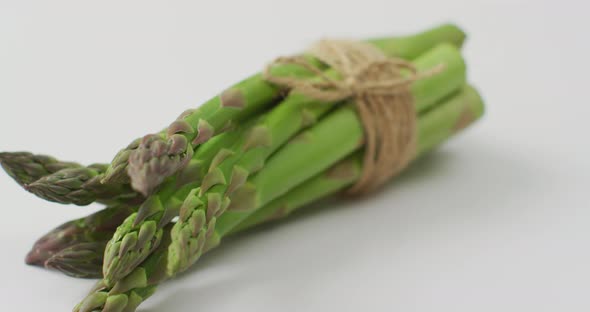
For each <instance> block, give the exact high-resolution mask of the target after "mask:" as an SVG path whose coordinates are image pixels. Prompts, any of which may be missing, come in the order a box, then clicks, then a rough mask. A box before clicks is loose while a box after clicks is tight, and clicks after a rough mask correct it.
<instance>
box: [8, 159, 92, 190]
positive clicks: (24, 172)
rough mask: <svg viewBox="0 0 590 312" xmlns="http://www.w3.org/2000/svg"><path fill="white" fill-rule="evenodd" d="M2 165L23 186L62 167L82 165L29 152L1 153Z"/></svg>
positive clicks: (68, 167)
mask: <svg viewBox="0 0 590 312" xmlns="http://www.w3.org/2000/svg"><path fill="white" fill-rule="evenodd" d="M0 165H1V166H2V168H4V170H5V171H6V173H8V175H9V176H10V177H12V178H13V179H14V180H15V181H16V183H18V184H19V185H21V186H25V185H28V184H30V183H33V182H35V181H37V180H38V179H40V178H42V177H44V176H47V175H50V174H52V173H55V172H57V171H59V170H62V169H71V168H80V167H82V165H80V164H77V163H73V162H65V161H59V160H57V159H55V158H53V157H51V156H46V155H35V154H31V153H28V152H16V153H0Z"/></svg>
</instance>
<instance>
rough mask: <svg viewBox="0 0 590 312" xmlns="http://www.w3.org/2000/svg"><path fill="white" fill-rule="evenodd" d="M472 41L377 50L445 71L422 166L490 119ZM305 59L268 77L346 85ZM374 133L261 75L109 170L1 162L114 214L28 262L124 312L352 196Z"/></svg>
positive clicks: (426, 85) (90, 299)
mask: <svg viewBox="0 0 590 312" xmlns="http://www.w3.org/2000/svg"><path fill="white" fill-rule="evenodd" d="M464 38H465V35H464V33H463V32H462V31H461V30H460V29H459V28H457V27H456V26H453V25H442V26H439V27H436V28H434V29H431V30H428V31H426V32H423V33H420V34H417V35H413V36H408V37H401V38H385V39H375V40H369V41H367V42H368V43H369V44H371V45H372V46H374V47H376V48H378V49H379V50H381V52H382V53H384V54H385V55H387V56H390V57H397V58H401V59H405V60H409V61H410V62H411V63H412V64H413V66H414V67H415V68H416V69H417V70H418V71H427V70H429V69H431V68H434V67H435V66H438V65H440V64H442V65H444V66H443V67H442V70H441V71H440V72H437V73H436V74H435V75H431V76H426V77H423V79H419V80H417V81H413V82H412V84H411V86H410V87H409V92H410V93H411V96H412V98H413V102H412V103H413V105H414V108H415V112H416V115H417V125H416V128H417V129H416V131H417V135H416V144H415V151H413V154H412V155H414V156H413V159H417V158H419V157H420V156H421V155H424V154H425V153H427V152H428V151H430V150H432V149H433V148H435V147H436V146H438V145H439V144H440V143H442V142H444V141H445V140H447V139H448V138H449V137H451V136H452V135H453V134H455V133H457V132H458V131H460V130H462V129H464V128H465V127H467V126H468V125H470V124H472V123H473V122H474V121H475V120H477V119H478V118H479V117H480V116H481V115H482V114H483V103H482V100H481V98H480V96H479V94H478V93H477V92H476V91H475V89H474V88H473V87H471V86H470V85H468V84H467V82H466V75H465V71H466V69H465V63H464V61H463V58H462V56H461V53H460V51H459V48H460V47H461V45H462V44H463V41H464ZM302 57H303V59H305V61H306V62H307V64H308V66H301V65H300V64H280V65H277V66H273V67H271V68H270V70H271V73H272V75H275V76H277V77H291V78H292V77H296V78H297V79H301V80H302V81H310V82H313V81H318V80H320V79H322V78H321V77H319V76H325V77H332V79H342V77H341V76H340V74H339V73H338V72H336V71H335V70H334V69H331V68H329V66H328V65H327V64H326V63H324V62H322V61H320V60H318V59H316V58H315V57H313V56H311V55H303V56H302ZM310 66H313V68H310ZM320 71H321V72H322V74H321V75H319V76H318V72H320ZM287 91H288V90H287ZM364 131H365V130H364V127H363V124H362V122H361V119H360V118H359V113H358V111H357V109H356V108H355V106H354V99H347V100H343V101H337V102H335V103H326V101H322V100H319V99H317V98H314V97H312V96H310V95H308V94H305V93H302V92H297V90H292V91H290V92H286V90H285V89H284V88H283V87H281V86H279V85H275V84H273V83H270V82H268V81H267V79H265V76H264V75H262V74H256V75H254V76H251V77H249V78H247V79H245V80H243V81H242V82H240V83H238V84H236V85H234V86H232V87H230V88H229V89H227V90H226V91H224V92H222V93H221V94H220V95H219V96H216V97H214V98H213V99H211V100H210V101H208V102H206V103H205V104H203V105H201V106H200V107H199V108H198V109H196V110H189V111H187V112H185V113H183V114H182V115H181V116H180V117H179V118H178V119H177V120H175V121H174V122H173V123H172V124H171V125H170V126H169V127H168V128H167V129H165V130H163V131H161V132H159V133H158V134H152V135H147V136H145V137H144V138H141V139H138V140H135V141H134V142H133V143H131V144H130V145H129V146H127V147H126V148H124V149H123V150H121V151H120V152H119V153H118V154H117V155H116V156H115V158H114V160H113V161H112V162H111V164H109V165H106V164H95V165H91V166H88V167H85V166H82V165H79V164H77V163H72V162H65V161H60V160H56V159H55V158H53V157H49V156H40V155H34V154H30V153H0V163H1V165H2V167H3V168H4V169H5V170H6V172H7V173H8V174H9V175H10V176H11V177H12V178H14V179H15V180H16V181H17V182H18V183H19V184H20V185H22V186H24V188H25V189H26V190H28V191H30V192H32V193H34V194H35V195H37V196H39V197H41V198H44V199H47V200H50V201H54V202H59V203H66V204H76V205H88V204H90V203H93V202H99V203H105V204H106V205H107V208H104V209H103V210H101V211H98V212H96V213H93V214H91V215H89V216H87V217H85V218H81V219H78V220H73V221H69V222H67V223H65V224H63V225H61V226H59V227H57V228H56V229H54V230H52V231H50V232H49V233H48V234H46V235H45V236H43V237H42V238H40V239H39V240H38V241H37V242H36V243H35V244H34V246H33V248H32V250H31V252H30V253H29V254H28V255H27V258H26V262H27V263H29V264H32V265H38V266H44V267H47V268H52V269H56V270H59V271H61V272H63V273H65V274H67V275H70V276H74V277H83V278H100V281H99V282H98V283H97V285H96V287H94V288H93V289H92V291H91V292H90V294H89V295H88V296H87V297H86V298H85V299H84V300H82V302H81V303H80V304H78V305H77V306H76V308H75V311H79V312H89V311H105V312H106V311H109V312H113V311H117V312H120V311H126V312H127V311H135V309H136V308H137V307H138V306H139V304H140V303H141V302H142V301H144V300H145V299H147V298H148V297H149V296H150V295H151V294H153V293H154V291H155V289H156V287H157V286H158V284H160V283H162V282H163V281H165V280H167V279H170V278H172V277H174V276H176V275H177V274H179V273H181V272H183V271H185V270H187V269H188V268H189V267H191V266H192V265H193V264H194V263H195V262H196V261H197V260H198V259H199V257H200V256H201V255H202V254H203V253H205V252H207V251H208V250H210V249H212V248H214V247H216V246H218V245H219V243H220V241H221V239H222V238H224V237H226V236H228V235H232V234H234V233H237V232H241V231H243V230H246V229H249V228H251V227H253V226H256V225H259V224H261V223H264V222H268V221H271V220H275V219H279V218H283V217H285V216H288V215H289V214H290V213H292V212H293V211H294V210H296V209H299V208H301V207H304V206H305V205H306V204H308V203H311V202H314V201H316V200H318V199H321V198H324V197H327V196H329V195H333V194H336V193H339V192H341V191H343V190H346V189H347V188H349V187H351V186H352V185H353V184H354V183H355V182H357V181H358V180H359V179H360V177H361V173H362V172H363V168H364V164H365V161H366V159H365V158H364V157H363V152H364V149H363V147H364V145H365V141H366V140H365V132H364Z"/></svg>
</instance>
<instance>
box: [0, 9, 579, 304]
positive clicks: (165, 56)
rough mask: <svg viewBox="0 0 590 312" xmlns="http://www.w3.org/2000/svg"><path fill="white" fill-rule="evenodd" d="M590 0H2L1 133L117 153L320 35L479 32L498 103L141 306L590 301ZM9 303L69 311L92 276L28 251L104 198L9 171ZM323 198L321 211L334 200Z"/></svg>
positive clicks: (4, 268) (473, 35) (209, 260)
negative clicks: (58, 192) (33, 257)
mask: <svg viewBox="0 0 590 312" xmlns="http://www.w3.org/2000/svg"><path fill="white" fill-rule="evenodd" d="M589 9H590V7H589V6H588V5H587V2H586V1H583V0H569V1H565V0H564V1H544V0H527V1H525V0H520V1H519V0H502V1H499V0H487V1H475V0H464V1H460V0H448V1H435V0H433V1H424V0H421V1H419V0H412V1H393V0H383V1H377V0H363V1H355V0H346V1H343V0H341V1H319V0H315V1H312V0H297V1H277V0H267V1H263V0H248V1H220V0H217V1H157V2H156V1H80V0H76V1H73V0H72V1H64V0H52V1H41V0H39V1H31V0H0V108H1V110H0V150H2V151H16V150H31V151H34V152H38V153H47V154H51V155H54V156H56V157H59V158H61V159H67V160H78V161H80V162H83V163H91V162H106V161H109V160H110V159H111V158H112V156H113V155H114V154H115V152H116V151H117V150H118V148H120V147H123V146H124V145H126V144H127V143H128V142H129V141H130V140H131V139H133V138H135V137H137V136H140V135H142V134H145V133H149V132H153V131H156V130H159V129H160V128H161V127H163V126H165V125H167V124H168V123H169V122H170V121H171V120H173V119H174V118H175V117H176V116H177V115H178V114H179V113H180V112H181V111H183V110H184V109H185V108H189V107H192V106H196V105H198V103H202V102H203V101H204V100H206V99H208V98H209V97H211V96H213V95H215V94H216V93H217V92H218V91H220V90H223V88H224V87H226V86H228V85H229V84H231V83H232V82H235V81H237V80H239V79H241V78H243V77H245V76H247V75H248V74H250V73H253V72H255V71H257V70H259V69H260V68H261V67H262V66H263V65H265V64H266V63H267V62H268V61H269V60H271V59H273V58H274V57H275V56H278V55H281V54H290V53H294V52H297V51H300V50H302V49H303V48H305V47H306V46H307V45H308V44H309V43H311V42H312V41H314V40H316V39H318V38H321V37H326V36H330V37H349V38H365V37H374V36H379V35H389V34H392V35H393V34H406V33H412V32H416V31H419V30H423V29H425V28H427V27H430V26H433V25H435V24H437V23H441V22H446V21H453V22H456V23H457V24H459V25H460V26H461V27H463V28H464V29H466V30H467V32H468V33H469V40H468V42H467V44H466V46H465V50H464V51H465V55H466V59H467V61H468V64H469V79H470V80H471V81H472V82H473V83H474V84H476V85H477V86H478V87H479V89H480V90H481V91H482V94H483V96H484V97H485V100H486V104H487V107H488V108H487V115H486V117H485V118H484V119H483V120H482V121H481V122H480V123H479V124H477V126H475V127H473V128H471V129H469V131H467V132H466V133H465V134H463V135H460V136H459V137H457V138H455V139H453V140H452V141H451V142H449V143H448V144H446V145H445V146H444V147H442V148H441V149H439V150H438V151H437V152H435V153H433V154H432V155H431V156H430V157H428V158H427V159H425V160H424V161H422V162H420V163H418V164H417V165H416V166H414V167H413V168H412V169H411V170H409V171H408V172H407V173H406V174H404V175H403V176H401V177H400V178H399V179H397V181H395V182H394V183H392V184H391V185H390V186H389V187H387V189H386V190H385V191H384V192H381V193H380V194H378V195H376V196H374V197H373V198H368V199H366V200H363V201H357V202H342V201H340V202H337V203H330V204H325V205H323V206H324V207H318V206H316V207H314V208H311V209H308V212H306V213H302V214H298V215H296V216H295V217H293V218H292V219H290V220H289V221H287V222H282V223H280V224H279V225H277V226H271V227H265V228H264V229H262V230H259V231H255V232H253V233H250V234H249V235H246V236H242V237H239V238H236V239H230V240H228V241H226V242H225V243H224V244H223V245H222V247H220V248H219V249H218V250H217V251H215V252H213V253H211V254H209V255H208V256H206V257H205V258H203V259H202V261H201V262H200V264H199V265H198V267H197V268H196V269H195V270H192V271H191V272H189V273H188V274H186V275H185V276H183V277H181V278H179V279H177V280H175V281H172V282H169V283H167V284H166V285H165V286H163V287H162V288H161V289H160V290H159V292H158V293H157V294H156V295H155V296H154V297H152V298H151V299H150V300H149V301H148V302H146V303H145V304H144V305H143V306H142V308H141V311H145V312H147V311H149V312H163V311H167V312H175V311H216V312H221V311H402V312H408V311H453V312H458V311H469V312H473V311H478V312H481V311H494V312H497V311H519V312H521V311H535V312H542V311H568V312H569V311H589V310H590V294H589V291H590V245H589V242H590V200H589V197H588V187H589V186H590V148H589V141H590V140H589V138H588V136H589V135H590V126H589V125H588V121H589V120H590V119H589V118H590V104H589V103H588V98H589V96H588V90H589V89H590V87H589V86H588V81H589V78H588V75H589V74H588V71H589V70H590V66H589V65H590V56H589V55H590V48H589V47H590V46H589V43H588V31H589V30H590V22H589V21H588V20H589V15H588V10H589ZM0 194H1V195H2V196H1V199H0V203H1V206H2V209H1V210H2V211H3V213H2V217H1V218H0V245H1V246H2V247H1V250H2V251H1V254H0V255H1V256H0V276H1V277H2V285H3V286H0V302H2V307H3V309H4V310H11V311H69V310H70V309H71V307H73V305H74V304H75V303H77V302H78V301H79V299H81V298H82V297H83V296H84V294H85V293H86V292H87V290H88V289H89V288H90V287H91V285H92V282H91V281H88V280H75V279H71V278H68V277H64V276H62V275H59V274H57V273H50V272H46V271H43V270H40V269H37V268H33V267H28V266H26V265H25V264H24V263H23V258H24V255H25V254H26V252H27V251H28V248H29V247H30V245H31V244H32V243H33V242H34V240H35V239H36V238H37V237H39V236H40V235H42V234H43V233H45V232H46V231H47V230H49V229H51V228H53V227H54V226H56V225H58V224H59V223H61V222H63V221H66V220H68V219H71V218H74V217H79V216H83V215H86V214H88V213H89V212H90V211H93V210H95V209H97V208H98V207H95V206H91V207H86V208H84V207H74V206H71V207H70V206H60V205H57V204H51V203H47V202H44V201H42V200H40V199H37V198H36V197H34V196H33V195H30V194H28V193H26V192H25V191H23V190H21V189H20V188H19V187H18V186H17V185H16V184H15V183H14V182H13V181H11V180H10V178H8V177H7V176H6V175H4V174H2V175H1V176H0ZM320 208H322V209H320Z"/></svg>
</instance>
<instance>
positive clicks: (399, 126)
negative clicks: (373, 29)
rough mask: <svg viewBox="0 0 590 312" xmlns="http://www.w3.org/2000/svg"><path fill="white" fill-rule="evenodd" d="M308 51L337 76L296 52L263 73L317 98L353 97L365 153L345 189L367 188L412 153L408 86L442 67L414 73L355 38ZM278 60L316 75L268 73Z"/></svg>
mask: <svg viewBox="0 0 590 312" xmlns="http://www.w3.org/2000/svg"><path fill="white" fill-rule="evenodd" d="M308 52H309V54H310V55H312V56H314V57H316V58H317V59H319V60H320V61H322V62H324V63H325V64H327V65H329V66H330V67H331V68H333V69H334V70H335V71H336V72H337V73H338V74H339V75H340V76H341V77H342V79H334V78H332V77H329V76H328V75H326V73H324V72H323V71H321V70H319V69H318V68H317V67H315V66H313V65H312V64H311V63H310V62H309V61H308V60H307V59H305V58H304V57H302V56H294V57H279V58H278V59H276V60H275V61H274V62H272V63H271V64H270V65H269V66H268V67H267V68H266V69H265V71H264V78H265V79H266V80H267V81H269V82H271V83H274V84H277V85H280V86H283V87H287V88H289V89H291V90H292V92H297V93H300V94H304V95H306V96H308V97H310V98H313V99H316V100H319V101H322V102H328V103H334V102H340V101H343V100H346V99H351V98H353V99H354V102H355V106H356V109H357V111H358V114H359V117H360V119H361V122H362V125H363V128H364V133H365V154H364V161H363V172H362V174H361V177H360V178H359V180H358V181H357V182H356V183H355V185H353V186H352V187H351V188H350V189H349V190H348V193H350V194H364V193H368V192H369V191H372V190H374V189H376V188H377V187H379V186H380V185H382V184H383V183H385V182H386V181H387V180H389V179H390V178H392V177H393V176H395V175H397V174H398V173H399V172H400V171H401V170H403V169H404V168H405V167H406V166H407V165H408V164H409V163H410V161H411V160H412V159H413V158H414V155H415V152H416V137H417V128H416V126H417V114H416V110H415V108H414V101H413V96H412V94H411V91H410V86H411V85H412V83H414V82H415V81H417V80H419V79H422V78H426V77H429V76H432V75H435V74H437V73H439V72H440V71H441V70H442V69H443V67H442V66H441V65H439V66H437V67H435V68H433V69H431V70H428V71H426V72H422V73H420V72H418V70H417V69H416V67H415V66H414V65H413V64H411V63H410V62H407V61H405V60H403V59H399V58H390V57H387V56H385V55H384V54H383V53H382V52H381V51H380V50H378V49H377V48H375V47H373V46H372V45H370V44H368V43H363V42H357V41H345V40H322V41H319V42H318V43H316V44H315V45H314V46H312V48H311V49H310V50H309V51H308ZM279 64H294V65H299V66H302V67H303V68H305V69H307V70H309V71H310V72H312V73H313V74H315V76H317V78H315V79H313V80H309V79H301V78H296V77H289V76H275V75H272V74H271V69H272V67H273V66H276V65H279Z"/></svg>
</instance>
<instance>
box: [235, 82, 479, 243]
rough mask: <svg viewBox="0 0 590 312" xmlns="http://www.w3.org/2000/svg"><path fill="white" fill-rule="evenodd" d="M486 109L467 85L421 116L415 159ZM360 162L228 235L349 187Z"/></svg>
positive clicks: (315, 181) (318, 179)
mask: <svg viewBox="0 0 590 312" xmlns="http://www.w3.org/2000/svg"><path fill="white" fill-rule="evenodd" d="M483 108H484V106H483V101H482V99H481V97H480V96H479V94H478V93H477V91H476V90H475V89H474V88H473V87H471V86H465V87H463V89H462V90H461V91H460V92H459V93H458V94H456V95H454V96H453V97H452V98H451V99H450V100H449V101H446V102H445V103H443V104H441V105H437V106H436V107H435V109H433V110H431V111H429V112H428V113H426V114H423V115H421V116H420V119H419V123H418V135H419V137H418V147H417V148H418V151H417V153H416V158H419V157H420V156H422V155H424V154H426V153H427V152H429V151H430V150H432V149H433V148H435V147H436V146H438V145H440V144H441V143H443V142H444V141H445V140H447V139H448V138H450V137H451V136H452V135H454V134H455V133H457V132H459V131H460V130H463V129H464V128H465V127H467V126H469V125H471V124H473V123H474V122H475V121H476V120H477V119H479V118H480V117H481V116H482V115H483ZM361 160H362V159H361V158H360V154H359V153H358V152H357V153H355V154H353V155H352V156H349V157H347V158H346V159H345V160H343V161H341V162H340V163H338V164H337V165H335V166H333V167H332V168H330V169H328V170H326V171H324V172H323V173H321V174H319V175H317V176H315V177H314V178H312V179H310V180H308V181H306V182H304V183H302V184H300V185H299V186H298V187H296V188H294V189H292V190H290V191H288V193H287V194H285V195H283V196H281V197H279V198H278V199H275V200H273V201H272V202H270V203H269V204H266V205H264V206H263V207H262V208H260V209H258V210H256V211H255V212H254V213H252V214H250V215H249V216H248V217H246V219H245V220H243V221H242V222H240V223H239V224H238V225H237V226H235V227H233V228H232V229H231V231H230V232H229V233H230V234H234V233H237V232H241V231H244V230H247V229H249V228H252V227H254V226H257V225H259V224H262V223H266V222H269V221H272V220H275V219H281V218H285V217H287V216H288V215H290V214H291V213H292V212H293V211H295V210H297V209H299V208H301V207H304V206H305V205H307V204H309V203H311V202H315V201H317V200H318V199H320V198H323V197H326V196H329V195H332V194H334V193H336V192H339V191H341V190H343V189H345V188H347V187H349V186H350V185H352V184H353V182H355V181H356V180H357V179H358V178H359V177H360V173H361Z"/></svg>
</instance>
